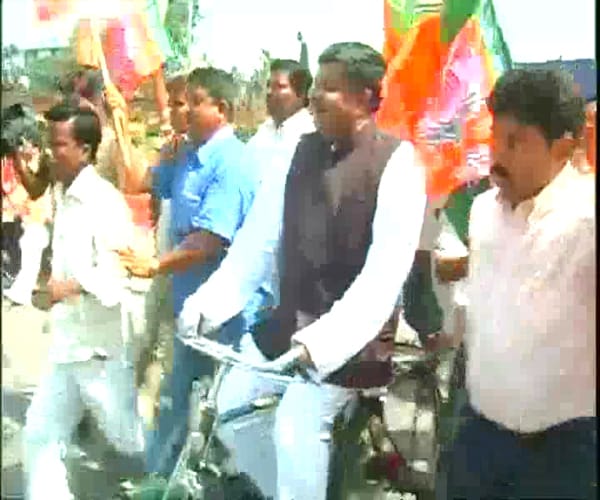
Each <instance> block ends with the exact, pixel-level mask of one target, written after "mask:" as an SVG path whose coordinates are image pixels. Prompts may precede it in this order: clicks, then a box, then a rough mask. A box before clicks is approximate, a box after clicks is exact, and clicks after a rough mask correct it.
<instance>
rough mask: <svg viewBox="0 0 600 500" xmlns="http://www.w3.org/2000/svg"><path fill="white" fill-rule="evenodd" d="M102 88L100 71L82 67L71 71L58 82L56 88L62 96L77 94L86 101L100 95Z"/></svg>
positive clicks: (102, 82)
mask: <svg viewBox="0 0 600 500" xmlns="http://www.w3.org/2000/svg"><path fill="white" fill-rule="evenodd" d="M103 89H104V81H103V79H102V72H101V71H100V70H97V69H94V68H83V69H79V70H77V71H73V72H71V73H69V74H68V75H67V77H66V78H65V79H64V80H62V81H59V83H58V90H59V91H60V93H61V94H63V95H64V96H68V95H71V94H79V95H81V97H84V98H86V99H87V100H88V101H92V100H94V99H96V98H98V97H100V95H101V94H102V90H103Z"/></svg>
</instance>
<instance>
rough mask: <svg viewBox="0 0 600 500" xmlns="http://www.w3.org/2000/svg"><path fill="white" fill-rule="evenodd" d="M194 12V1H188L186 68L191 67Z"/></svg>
mask: <svg viewBox="0 0 600 500" xmlns="http://www.w3.org/2000/svg"><path fill="white" fill-rule="evenodd" d="M193 12H194V0H188V18H187V63H188V67H191V65H192V55H191V50H192V15H193Z"/></svg>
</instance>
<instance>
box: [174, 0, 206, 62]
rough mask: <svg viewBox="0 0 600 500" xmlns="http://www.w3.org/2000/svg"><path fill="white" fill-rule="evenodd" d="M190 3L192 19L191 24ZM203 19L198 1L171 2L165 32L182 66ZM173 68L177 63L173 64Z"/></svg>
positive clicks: (181, 0) (177, 0)
mask: <svg viewBox="0 0 600 500" xmlns="http://www.w3.org/2000/svg"><path fill="white" fill-rule="evenodd" d="M190 2H191V12H192V19H191V23H190V19H189V13H190ZM200 19H202V16H201V15H200V9H199V6H198V0H170V2H169V7H168V8H167V14H166V16H165V30H166V31H167V35H168V36H169V39H170V41H171V47H172V48H173V52H174V53H175V55H174V59H175V60H176V61H177V63H179V65H182V64H183V62H184V61H187V58H188V49H189V46H190V45H191V43H192V34H191V33H190V27H191V29H192V32H193V30H194V27H195V26H196V24H197V23H198V21H199V20H200ZM171 64H172V65H173V66H175V65H176V63H175V62H173V61H172V62H171Z"/></svg>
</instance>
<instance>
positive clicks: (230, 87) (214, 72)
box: [187, 68, 238, 112]
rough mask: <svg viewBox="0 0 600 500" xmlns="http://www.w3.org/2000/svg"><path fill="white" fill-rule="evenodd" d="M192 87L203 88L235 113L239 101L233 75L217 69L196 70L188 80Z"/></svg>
mask: <svg viewBox="0 0 600 500" xmlns="http://www.w3.org/2000/svg"><path fill="white" fill-rule="evenodd" d="M187 83H188V85H189V86H191V87H202V88H203V89H205V90H206V91H207V92H208V95H209V96H210V97H212V98H213V99H215V100H223V101H225V102H226V103H227V104H228V105H229V109H230V110H231V111H232V112H233V108H234V106H235V103H236V100H237V95H238V91H237V86H236V84H235V81H234V79H233V76H232V75H231V73H227V71H223V70H222V69H217V68H196V69H195V70H193V71H192V72H191V73H190V74H189V76H188V78H187Z"/></svg>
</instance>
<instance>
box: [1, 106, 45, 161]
mask: <svg viewBox="0 0 600 500" xmlns="http://www.w3.org/2000/svg"><path fill="white" fill-rule="evenodd" d="M24 141H29V142H31V143H32V144H33V145H35V146H38V147H40V146H41V143H42V141H41V134H40V130H39V126H38V123H37V120H36V116H35V111H34V110H33V108H31V107H30V106H27V105H25V104H22V103H16V104H13V105H12V106H9V107H7V108H5V109H3V110H2V138H1V141H0V154H1V156H8V155H11V154H14V153H15V152H16V151H17V148H18V147H19V146H21V145H22V144H23V142H24Z"/></svg>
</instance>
